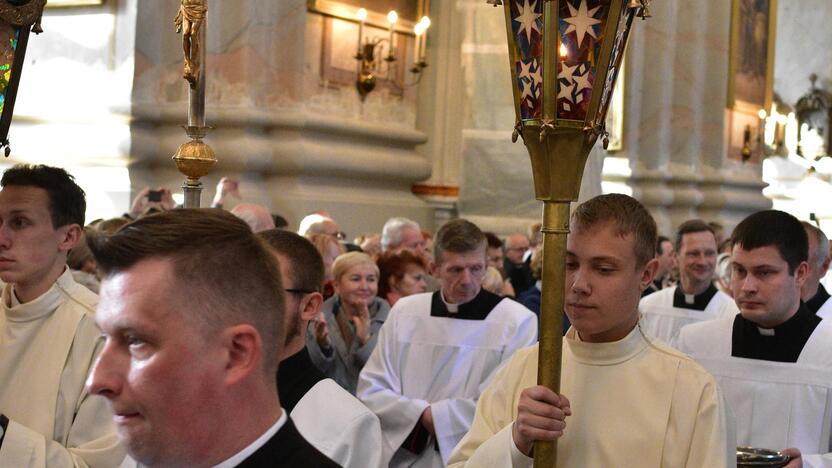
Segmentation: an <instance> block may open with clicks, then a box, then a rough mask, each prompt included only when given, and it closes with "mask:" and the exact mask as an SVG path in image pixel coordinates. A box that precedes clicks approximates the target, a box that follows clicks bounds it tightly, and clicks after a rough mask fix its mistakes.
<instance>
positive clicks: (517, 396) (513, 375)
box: [449, 194, 736, 468]
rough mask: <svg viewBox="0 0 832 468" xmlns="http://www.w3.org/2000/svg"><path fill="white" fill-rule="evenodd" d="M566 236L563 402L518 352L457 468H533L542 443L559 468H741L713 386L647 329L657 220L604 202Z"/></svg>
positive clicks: (636, 206) (534, 359)
mask: <svg viewBox="0 0 832 468" xmlns="http://www.w3.org/2000/svg"><path fill="white" fill-rule="evenodd" d="M570 230H571V232H570V233H569V236H568V237H567V241H566V270H565V273H566V277H565V278H564V281H565V285H564V293H565V301H564V310H565V312H566V315H567V316H569V320H570V321H571V322H572V328H571V329H570V330H569V332H568V333H567V334H566V336H565V337H564V342H563V355H562V366H563V370H562V373H561V375H562V376H561V387H560V389H561V394H556V393H555V392H553V391H551V390H550V389H548V388H546V387H544V386H541V385H536V383H537V372H538V346H537V345H535V346H531V347H528V348H524V349H521V350H520V351H518V352H517V353H515V354H514V356H513V357H512V358H511V359H510V360H509V361H508V362H507V363H506V364H505V365H504V366H502V367H501V369H500V370H499V371H498V372H497V374H496V375H495V376H494V378H493V380H492V381H491V383H490V384H489V385H488V387H487V388H486V389H485V390H484V391H483V393H482V395H481V396H480V399H479V401H478V402H477V413H476V416H475V418H474V422H473V424H472V426H471V431H470V432H469V433H468V434H467V435H466V436H465V438H464V439H462V441H461V442H460V443H459V445H457V447H456V449H455V450H454V453H453V455H452V456H451V459H450V460H449V467H451V468H461V467H466V468H491V467H512V468H521V467H523V468H525V467H531V466H532V463H533V460H532V458H531V452H532V449H533V444H534V442H535V441H538V440H540V441H551V440H557V443H558V446H557V447H558V450H557V466H559V467H570V468H571V467H580V468H583V467H587V468H590V467H591V468H596V467H668V468H670V467H673V468H685V467H687V468H703V467H708V468H719V467H729V466H736V458H735V455H734V443H733V440H731V439H732V436H731V435H730V434H729V433H728V432H729V430H728V426H727V413H726V409H725V405H724V403H723V401H722V399H721V397H720V394H719V389H718V387H717V385H716V382H715V381H714V379H713V378H712V377H711V376H710V375H708V373H707V372H705V370H704V369H703V368H702V366H700V365H698V364H697V363H695V362H693V360H691V359H690V358H688V357H687V356H685V355H683V354H682V353H680V352H678V351H676V350H674V349H672V348H669V347H667V346H665V345H664V344H662V343H658V342H653V341H652V339H651V338H649V337H648V336H646V335H645V334H644V333H643V332H642V330H641V328H640V327H639V312H638V301H639V298H640V296H641V291H642V290H643V289H644V288H646V287H647V285H648V284H649V283H650V281H652V279H653V274H654V272H655V269H656V260H655V259H654V256H655V249H656V247H655V246H656V223H655V221H653V218H652V217H651V216H650V213H648V212H647V210H646V209H645V208H644V207H643V206H642V205H641V204H640V203H639V202H638V201H636V200H635V199H633V198H632V197H628V196H626V195H621V194H609V195H601V196H598V197H595V198H592V199H590V200H588V201H587V202H585V203H583V204H581V205H579V206H578V207H577V208H576V209H575V211H574V213H573V214H572V217H571V221H570Z"/></svg>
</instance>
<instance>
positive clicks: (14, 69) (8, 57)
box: [0, 0, 46, 157]
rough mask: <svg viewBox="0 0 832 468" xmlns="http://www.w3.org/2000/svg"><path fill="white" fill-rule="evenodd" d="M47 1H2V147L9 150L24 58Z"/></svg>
mask: <svg viewBox="0 0 832 468" xmlns="http://www.w3.org/2000/svg"><path fill="white" fill-rule="evenodd" d="M45 6H46V0H0V148H2V147H4V146H5V147H6V151H5V154H6V157H8V156H9V153H11V148H9V127H11V124H12V113H13V112H14V101H15V97H16V96H17V86H18V84H19V83H20V74H21V72H22V71H23V58H24V57H25V56H26V45H27V43H28V41H29V31H30V30H31V32H33V33H35V34H40V33H42V32H43V29H41V27H40V19H41V16H43V8H44V7H45Z"/></svg>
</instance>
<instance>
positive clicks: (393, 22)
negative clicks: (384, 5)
mask: <svg viewBox="0 0 832 468" xmlns="http://www.w3.org/2000/svg"><path fill="white" fill-rule="evenodd" d="M387 21H388V22H389V23H390V53H389V54H388V56H390V57H392V56H393V55H394V52H395V47H396V44H395V42H394V41H395V39H396V38H395V30H396V22H397V21H399V14H398V13H396V10H390V13H387Z"/></svg>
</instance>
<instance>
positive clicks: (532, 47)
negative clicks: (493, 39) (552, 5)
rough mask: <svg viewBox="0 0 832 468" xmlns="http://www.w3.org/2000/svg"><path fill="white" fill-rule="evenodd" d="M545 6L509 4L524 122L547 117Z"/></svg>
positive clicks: (519, 0) (523, 1)
mask: <svg viewBox="0 0 832 468" xmlns="http://www.w3.org/2000/svg"><path fill="white" fill-rule="evenodd" d="M543 2H544V0H510V2H509V12H510V15H511V30H512V38H511V47H512V48H513V53H512V58H513V59H514V76H515V80H516V81H515V86H517V91H518V96H519V97H520V98H519V99H520V102H519V106H520V118H521V119H522V120H529V119H539V118H540V117H541V114H542V113H543V79H542V77H543Z"/></svg>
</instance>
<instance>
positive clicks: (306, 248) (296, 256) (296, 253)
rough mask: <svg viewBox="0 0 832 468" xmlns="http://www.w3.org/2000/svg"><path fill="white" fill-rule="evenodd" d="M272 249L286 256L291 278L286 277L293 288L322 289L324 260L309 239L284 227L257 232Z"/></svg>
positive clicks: (285, 280)
mask: <svg viewBox="0 0 832 468" xmlns="http://www.w3.org/2000/svg"><path fill="white" fill-rule="evenodd" d="M257 235H258V236H259V237H260V238H261V239H263V240H264V241H265V242H266V244H267V245H268V246H269V248H270V249H271V250H273V251H274V252H276V253H277V254H279V255H280V256H281V257H284V258H286V260H288V262H289V264H288V265H287V266H288V267H289V268H288V270H289V274H290V275H291V276H292V277H291V278H288V279H287V278H284V282H285V283H289V285H291V286H292V288H293V289H300V290H304V291H318V292H320V291H321V288H322V287H323V284H324V260H323V259H322V258H321V254H320V253H319V252H318V249H316V248H315V246H314V245H312V243H311V242H309V239H307V238H305V237H303V236H301V235H299V234H295V233H294V232H291V231H285V230H283V229H269V230H267V231H262V232H260V233H258V234H257Z"/></svg>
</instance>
